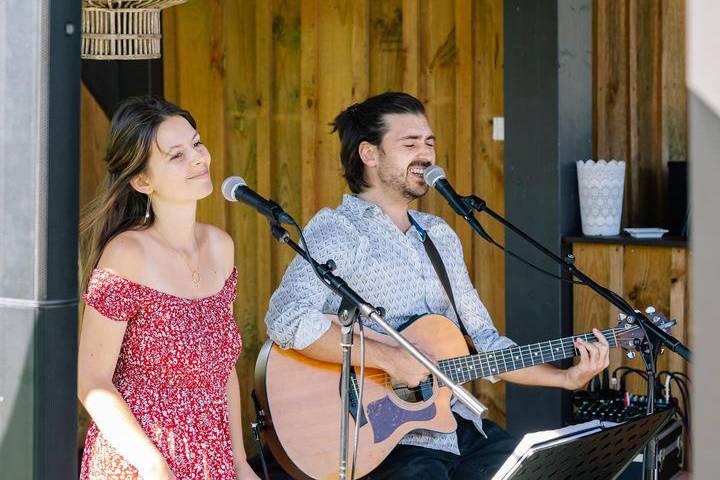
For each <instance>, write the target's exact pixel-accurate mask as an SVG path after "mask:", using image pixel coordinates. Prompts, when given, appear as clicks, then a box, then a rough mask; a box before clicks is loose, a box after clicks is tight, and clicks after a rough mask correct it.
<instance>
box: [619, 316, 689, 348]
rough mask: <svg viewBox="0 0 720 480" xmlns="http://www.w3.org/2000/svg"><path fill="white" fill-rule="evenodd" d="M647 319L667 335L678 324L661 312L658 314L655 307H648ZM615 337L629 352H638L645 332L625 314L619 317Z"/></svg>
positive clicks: (620, 345)
mask: <svg viewBox="0 0 720 480" xmlns="http://www.w3.org/2000/svg"><path fill="white" fill-rule="evenodd" d="M645 313H646V315H647V317H648V318H649V319H650V321H651V322H653V323H654V324H655V325H657V326H658V327H659V328H660V329H662V330H664V331H665V332H667V333H670V329H671V328H672V327H673V325H675V324H676V323H677V322H676V321H675V320H668V319H667V318H666V317H665V315H663V314H662V313H660V312H656V311H655V309H654V308H653V307H648V308H647V309H646V310H645ZM615 337H616V338H617V344H618V346H619V347H622V348H623V349H624V350H627V351H628V352H636V351H638V350H639V347H640V345H642V341H643V340H644V339H645V332H644V331H643V329H642V328H640V327H639V326H638V325H637V324H636V323H635V321H634V320H633V319H630V318H629V317H627V316H626V315H624V314H622V313H621V314H620V315H619V316H618V325H617V329H616V330H615Z"/></svg>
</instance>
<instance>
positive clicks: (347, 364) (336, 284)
mask: <svg viewBox="0 0 720 480" xmlns="http://www.w3.org/2000/svg"><path fill="white" fill-rule="evenodd" d="M268 222H269V223H270V229H271V231H272V235H273V237H275V239H276V240H277V241H278V242H280V243H284V244H286V245H288V246H290V248H292V249H293V250H295V252H296V253H297V254H298V255H300V256H301V257H302V258H304V259H305V260H306V261H307V262H308V263H310V264H311V266H313V271H315V272H316V273H317V274H319V277H320V280H322V282H323V283H324V284H325V285H327V286H328V287H329V288H330V289H331V290H332V291H333V292H335V293H337V294H338V295H340V296H341V297H342V298H343V302H346V304H347V305H352V306H353V307H352V309H353V310H354V309H357V310H356V311H355V312H353V313H352V314H351V313H350V312H348V313H342V312H341V315H340V317H341V318H340V320H341V321H342V322H343V325H342V339H341V346H342V349H343V366H342V378H341V383H342V387H341V388H342V393H341V399H342V403H343V409H342V418H341V424H340V471H339V478H340V479H342V480H345V479H346V478H347V468H348V446H347V445H348V439H349V420H348V417H349V415H350V402H349V392H350V368H351V355H350V348H351V347H352V336H353V333H352V332H353V325H352V324H353V322H354V320H355V319H357V317H358V316H359V315H362V316H364V317H366V318H370V319H372V320H374V321H375V322H376V323H377V324H378V325H380V327H382V329H383V330H385V332H386V333H387V334H388V335H389V336H390V337H392V338H393V339H394V340H395V341H396V342H398V343H399V344H400V345H401V346H402V347H403V348H404V349H405V350H407V351H408V352H409V353H410V355H412V356H413V357H414V358H415V359H416V360H417V361H418V362H420V363H421V364H423V365H424V366H425V368H427V369H428V370H430V372H431V373H432V374H433V375H434V376H435V378H436V379H437V380H439V381H440V382H442V383H443V384H444V385H445V386H447V387H449V388H450V390H451V391H452V393H453V395H455V398H457V399H458V400H459V401H461V402H462V403H463V404H464V405H465V406H467V407H468V408H469V409H470V410H471V411H472V412H473V413H475V414H476V415H478V416H481V417H482V416H483V415H484V414H485V411H486V408H485V407H484V406H483V405H482V404H481V403H480V402H479V401H478V400H477V399H476V398H475V397H474V396H473V395H471V394H470V393H469V392H468V391H467V390H465V389H464V388H463V387H461V386H459V385H457V384H455V383H454V382H453V381H452V380H451V379H450V378H449V377H448V376H447V375H445V374H444V373H443V372H442V371H441V370H440V369H439V368H437V366H436V365H435V364H434V363H433V362H432V361H431V360H430V359H428V358H427V357H426V356H425V355H423V354H422V353H421V352H420V351H419V350H418V349H417V348H415V346H414V345H413V344H412V343H410V342H408V341H407V340H406V339H405V338H404V337H403V336H402V335H400V333H398V331H397V330H395V329H394V328H393V327H391V326H390V325H389V324H388V323H387V322H386V321H385V319H384V318H383V317H382V315H381V314H380V311H379V308H376V307H374V306H373V305H371V304H370V303H368V302H366V301H365V300H364V299H363V298H362V297H361V296H360V295H359V294H358V293H356V292H355V291H354V290H353V289H352V288H350V287H349V286H348V284H347V283H345V281H344V280H343V279H342V278H340V277H338V276H337V275H335V274H333V273H332V271H333V270H334V269H335V262H333V261H332V260H328V261H327V262H326V263H324V264H319V263H318V262H317V261H315V259H313V258H312V256H310V254H309V253H308V252H307V251H305V250H303V249H302V247H300V246H299V245H298V244H297V243H295V242H294V241H293V240H292V238H291V237H290V234H289V233H288V232H287V230H285V229H284V228H283V227H282V226H281V225H280V222H279V221H278V220H277V218H276V219H274V220H271V219H269V220H268ZM341 310H343V308H342V307H341ZM344 311H345V312H347V310H344ZM343 317H344V318H343ZM346 324H347V325H346ZM361 409H362V405H361V404H359V403H358V412H357V414H356V418H357V419H358V420H359V419H360V411H361Z"/></svg>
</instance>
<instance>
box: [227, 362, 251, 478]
mask: <svg viewBox="0 0 720 480" xmlns="http://www.w3.org/2000/svg"><path fill="white" fill-rule="evenodd" d="M226 388H227V401H228V416H229V417H230V440H231V443H232V453H233V461H234V462H235V471H236V472H237V476H238V479H239V480H245V479H257V478H258V477H257V475H255V472H253V470H252V468H250V465H248V463H247V456H246V454H245V446H244V445H243V433H242V405H241V403H242V402H241V400H240V384H239V382H238V379H237V373H236V372H235V369H234V368H233V369H232V370H231V371H230V375H229V376H228V381H227V387H226Z"/></svg>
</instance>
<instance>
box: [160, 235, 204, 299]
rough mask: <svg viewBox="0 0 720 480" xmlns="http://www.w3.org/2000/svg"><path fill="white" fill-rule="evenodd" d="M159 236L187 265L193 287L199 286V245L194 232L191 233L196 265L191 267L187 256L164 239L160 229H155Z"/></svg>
mask: <svg viewBox="0 0 720 480" xmlns="http://www.w3.org/2000/svg"><path fill="white" fill-rule="evenodd" d="M157 232H158V235H159V236H160V238H162V241H163V243H165V245H167V246H168V247H169V248H170V249H171V250H172V251H174V252H175V253H176V254H178V255H180V256H181V257H182V259H183V261H184V262H185V265H187V267H188V269H189V270H190V278H191V280H192V283H193V287H195V288H200V247H199V246H198V244H197V239H196V238H195V234H194V233H193V242H194V243H195V250H196V251H197V252H198V266H197V267H195V268H193V267H192V266H191V265H190V262H188V259H187V256H186V255H185V253H184V252H181V251H180V250H178V249H177V248H175V247H173V246H172V245H170V242H168V241H167V240H165V237H164V236H163V235H162V233H160V231H157Z"/></svg>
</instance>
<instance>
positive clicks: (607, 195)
mask: <svg viewBox="0 0 720 480" xmlns="http://www.w3.org/2000/svg"><path fill="white" fill-rule="evenodd" d="M577 176H578V193H579V195H580V217H581V219H582V231H583V235H617V234H619V233H620V218H621V215H622V205H623V188H624V186H625V162H623V161H621V162H618V161H616V160H611V161H610V162H606V161H605V160H600V161H598V162H594V161H593V160H588V161H585V162H583V161H581V160H579V161H578V162H577Z"/></svg>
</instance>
